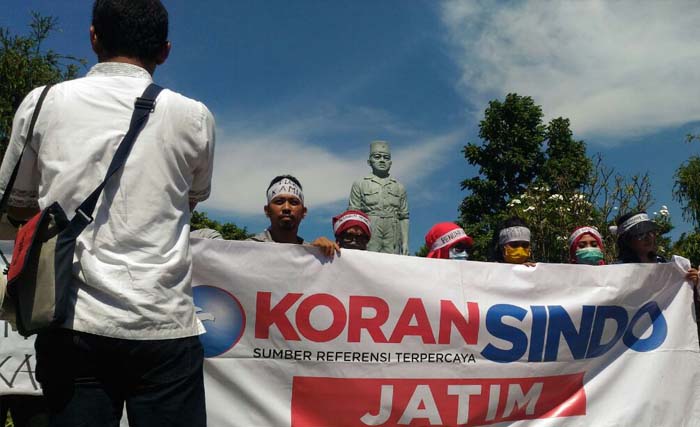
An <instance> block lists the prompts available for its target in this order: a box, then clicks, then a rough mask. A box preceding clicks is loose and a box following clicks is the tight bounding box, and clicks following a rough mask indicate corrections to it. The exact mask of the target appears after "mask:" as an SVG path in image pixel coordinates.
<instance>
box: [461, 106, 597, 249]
mask: <svg viewBox="0 0 700 427" xmlns="http://www.w3.org/2000/svg"><path fill="white" fill-rule="evenodd" d="M543 117H544V114H543V113H542V108H541V107H540V106H539V105H537V104H535V102H534V101H533V100H532V98H530V97H528V96H520V95H517V94H508V95H507V96H506V99H505V100H504V101H502V102H501V101H499V100H493V101H491V102H489V106H488V108H486V111H485V114H484V119H483V120H482V121H481V122H480V123H479V138H480V139H481V140H482V142H481V143H480V144H473V143H470V144H467V145H466V146H465V147H464V150H463V153H464V156H465V158H466V159H467V161H468V162H469V164H471V165H476V166H478V172H479V175H478V176H475V177H472V178H468V179H466V180H464V181H463V182H462V189H463V190H469V192H470V194H469V195H468V196H467V197H465V198H464V200H463V201H462V204H461V206H460V222H461V223H462V225H463V226H464V228H465V230H466V231H467V233H468V234H469V235H471V236H473V237H474V239H475V242H474V251H473V258H474V259H485V258H486V254H487V253H488V252H489V248H488V246H489V245H490V242H491V236H492V235H493V233H494V231H495V229H496V227H497V224H498V223H499V222H500V221H501V220H503V219H504V218H506V217H507V216H509V215H510V214H512V209H510V208H511V207H512V206H510V207H509V206H508V204H509V202H510V201H511V200H514V199H517V198H518V197H520V196H521V195H523V194H526V193H527V192H528V190H529V189H531V188H535V187H536V188H540V187H543V188H547V189H548V190H547V191H552V192H553V193H552V194H563V195H565V196H566V197H567V198H570V196H572V195H573V194H574V193H576V192H578V191H580V189H581V188H583V187H584V185H586V184H587V183H588V182H589V179H590V175H591V173H592V168H593V167H592V163H591V160H590V159H589V158H588V157H587V156H586V145H585V143H584V142H583V141H577V140H575V139H574V138H573V134H572V132H571V130H570V123H569V120H568V119H565V118H561V117H560V118H556V119H553V120H551V121H550V122H549V123H547V124H545V123H544V121H543ZM535 191H539V190H535ZM561 234H562V233H561V232H559V235H561Z"/></svg>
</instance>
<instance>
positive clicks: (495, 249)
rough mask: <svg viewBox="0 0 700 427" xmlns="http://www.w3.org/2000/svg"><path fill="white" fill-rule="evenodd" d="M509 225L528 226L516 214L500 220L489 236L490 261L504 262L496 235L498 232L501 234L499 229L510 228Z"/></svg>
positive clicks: (497, 235)
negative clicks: (490, 236) (491, 235)
mask: <svg viewBox="0 0 700 427" xmlns="http://www.w3.org/2000/svg"><path fill="white" fill-rule="evenodd" d="M510 227H525V228H529V227H528V226H527V224H526V223H525V221H523V220H522V219H521V218H520V217H517V216H512V217H510V218H508V219H506V220H504V221H503V222H501V223H500V224H499V226H498V228H497V229H496V230H495V231H494V233H493V237H492V238H491V250H490V252H491V256H490V257H489V259H490V260H491V261H495V262H505V259H503V250H502V248H501V246H500V245H499V244H498V237H499V234H501V230H503V229H504V228H510Z"/></svg>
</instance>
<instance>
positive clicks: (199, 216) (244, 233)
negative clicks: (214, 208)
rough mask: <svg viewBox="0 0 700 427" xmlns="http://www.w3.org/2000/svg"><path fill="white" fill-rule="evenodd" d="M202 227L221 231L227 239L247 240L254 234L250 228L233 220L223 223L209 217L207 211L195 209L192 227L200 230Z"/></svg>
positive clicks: (191, 221)
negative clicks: (239, 225)
mask: <svg viewBox="0 0 700 427" xmlns="http://www.w3.org/2000/svg"><path fill="white" fill-rule="evenodd" d="M202 228H211V229H213V230H216V231H218V232H219V233H221V236H222V237H223V238H224V239H225V240H245V239H247V238H249V237H251V236H252V234H251V233H248V230H247V229H246V228H245V227H243V228H240V227H238V226H237V225H236V224H234V223H232V222H224V223H221V222H219V221H216V220H213V219H209V217H208V216H207V214H206V212H199V211H194V212H192V217H191V219H190V229H191V230H199V229H202Z"/></svg>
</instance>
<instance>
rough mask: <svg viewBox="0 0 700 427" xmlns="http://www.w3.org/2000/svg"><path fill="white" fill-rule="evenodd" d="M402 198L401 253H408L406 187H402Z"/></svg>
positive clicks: (400, 216)
mask: <svg viewBox="0 0 700 427" xmlns="http://www.w3.org/2000/svg"><path fill="white" fill-rule="evenodd" d="M401 189H402V190H403V191H402V192H401V200H400V202H399V211H398V217H399V226H400V228H401V254H402V255H408V198H407V196H406V189H405V188H403V187H402V188H401Z"/></svg>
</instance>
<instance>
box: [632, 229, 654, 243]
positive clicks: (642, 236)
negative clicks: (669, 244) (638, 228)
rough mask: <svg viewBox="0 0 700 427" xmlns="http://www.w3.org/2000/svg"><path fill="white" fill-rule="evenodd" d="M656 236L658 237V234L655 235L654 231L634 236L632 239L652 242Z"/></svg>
mask: <svg viewBox="0 0 700 427" xmlns="http://www.w3.org/2000/svg"><path fill="white" fill-rule="evenodd" d="M655 235H656V233H654V232H653V231H645V232H644V233H637V234H633V235H632V236H631V237H632V239H634V240H639V241H641V240H651V238H652V237H654V236H655Z"/></svg>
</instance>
